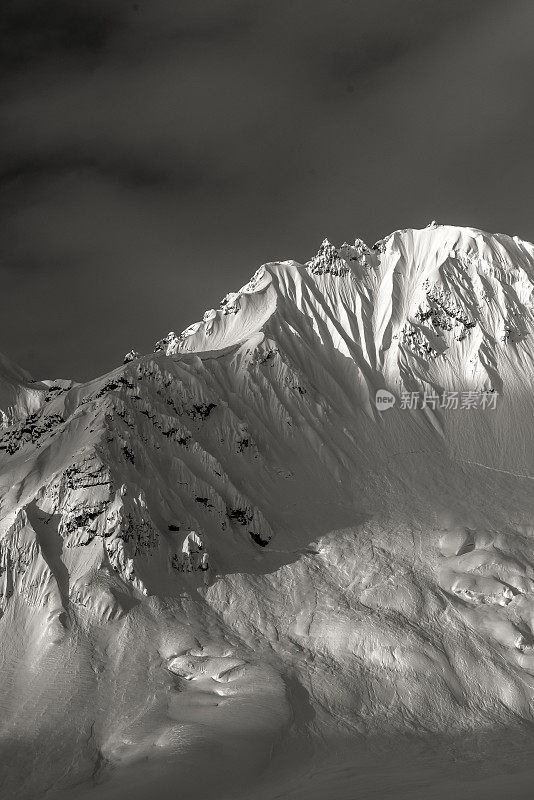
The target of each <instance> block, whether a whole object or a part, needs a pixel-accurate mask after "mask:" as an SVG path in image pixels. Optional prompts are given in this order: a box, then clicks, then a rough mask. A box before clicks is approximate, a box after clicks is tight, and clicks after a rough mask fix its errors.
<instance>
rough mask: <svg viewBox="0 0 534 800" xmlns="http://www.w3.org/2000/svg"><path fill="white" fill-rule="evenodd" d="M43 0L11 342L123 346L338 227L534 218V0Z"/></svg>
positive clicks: (7, 247) (6, 124)
mask: <svg viewBox="0 0 534 800" xmlns="http://www.w3.org/2000/svg"><path fill="white" fill-rule="evenodd" d="M46 5H47V8H48V9H49V10H50V13H49V15H47V16H46V17H45V16H44V12H43V10H42V9H43V8H44V6H43V4H41V3H39V2H37V0H33V1H32V2H30V0H25V1H24V2H17V3H14V2H7V3H6V4H4V6H3V7H2V9H1V10H0V21H2V22H4V23H6V24H5V27H4V32H5V38H6V42H4V47H3V49H2V50H1V51H0V53H1V58H2V60H3V63H4V66H5V68H6V69H5V74H7V75H8V81H6V82H5V86H6V91H5V92H4V101H3V108H2V119H3V125H2V131H1V139H2V154H3V155H2V156H0V183H1V184H2V187H3V192H2V200H1V206H2V209H1V210H2V216H1V223H0V226H1V230H0V234H1V239H2V261H3V265H4V273H5V278H4V286H5V287H6V288H8V290H9V297H8V298H6V299H4V301H3V308H2V314H3V316H2V329H1V330H0V350H2V349H3V350H5V351H6V352H7V353H8V355H10V356H12V357H13V358H15V359H16V360H17V359H18V360H20V361H22V362H24V361H25V359H26V355H27V353H29V351H30V350H32V351H33V353H34V354H33V356H32V357H31V363H28V362H27V361H26V366H28V367H29V368H33V369H34V370H35V371H36V372H37V373H38V374H39V375H41V376H42V375H45V374H48V373H49V374H59V373H63V374H73V375H74V376H76V377H89V376H90V375H91V374H96V373H97V372H101V371H102V370H104V369H108V368H111V367H112V366H113V365H114V364H115V363H117V359H118V358H120V356H121V355H122V351H123V350H126V349H129V348H130V347H132V346H134V347H139V348H141V349H144V348H146V349H148V348H149V347H150V344H151V342H152V341H153V340H155V339H156V338H159V337H160V336H161V335H162V334H164V333H165V332H166V331H167V330H169V329H170V328H173V329H181V328H183V327H185V326H186V325H187V324H189V323H190V322H191V321H192V319H194V318H196V317H198V316H200V315H201V314H202V312H203V311H204V309H205V308H207V307H210V306H212V305H215V304H216V303H217V302H218V300H219V299H220V297H222V296H223V295H224V294H225V293H226V292H227V291H229V290H232V289H235V288H237V287H239V286H240V285H242V284H243V283H244V281H245V280H246V279H247V278H248V277H249V275H250V274H252V272H254V270H255V268H256V267H257V266H258V264H259V263H261V262H264V261H268V260H273V259H276V258H291V257H295V258H297V259H301V260H304V259H306V258H308V257H309V256H310V255H311V254H312V253H313V252H314V250H315V248H316V246H317V244H318V242H320V240H321V239H322V237H323V235H328V236H329V237H331V238H332V239H334V240H336V239H345V238H350V237H351V236H353V235H361V236H364V237H365V238H368V239H374V238H378V237H379V236H381V235H384V234H385V233H387V232H388V231H389V230H391V229H393V228H397V227H404V226H407V225H415V226H416V225H419V224H426V222H427V221H428V220H429V219H430V218H432V217H436V218H438V219H439V218H440V217H441V218H443V217H446V218H447V220H451V221H455V222H464V223H466V224H479V225H481V226H482V227H484V226H487V227H496V228H500V229H506V228H507V227H510V226H511V227H513V228H514V230H513V231H512V232H514V233H515V232H517V233H520V234H522V235H523V236H525V237H526V238H529V236H530V237H531V238H534V231H533V230H532V222H531V221H530V216H529V211H528V209H529V208H530V206H529V202H530V201H529V197H530V193H529V190H528V185H529V181H528V180H527V177H526V175H527V174H530V175H531V172H530V170H531V167H532V156H530V155H529V153H530V143H529V142H530V140H529V135H530V132H531V131H532V125H533V119H534V114H533V112H532V111H531V104H530V85H531V78H532V69H533V66H534V65H533V57H532V48H531V46H530V42H529V32H530V30H531V29H532V22H533V19H532V16H533V10H532V8H531V5H530V4H529V3H526V2H510V3H508V4H506V6H503V4H502V3H499V2H489V1H484V2H476V1H475V0H473V2H469V3H465V1H464V0H462V2H460V0H451V1H450V2H448V3H440V2H437V1H436V2H435V1H434V0H425V2H421V1H420V0H403V2H402V3H399V2H398V0H381V2H380V3H377V2H376V0H365V1H364V0H361V1H360V2H358V3H353V2H342V0H331V2H328V3H326V2H319V1H318V0H306V1H304V0H294V2H291V3H287V2H281V0H273V2H269V3H267V2H258V3H249V2H244V0H228V2H224V3H223V2H220V1H219V0H203V2H201V3H199V2H197V1H195V2H189V0H182V2H180V4H178V5H177V4H176V3H175V2H174V1H173V2H171V0H168V1H167V0H151V2H148V0H139V2H123V0H120V1H119V0H112V1H110V2H106V3H103V2H100V0H98V1H96V0H93V1H92V2H77V3H75V4H73V3H68V2H66V0H65V2H60V0H54V2H53V3H52V4H46ZM521 162H522V163H523V164H524V165H525V171H524V172H523V173H522V172H521V168H520V163H521ZM511 175H513V176H514V178H513V179H511V178H510V177H509V176H511ZM498 185H500V186H506V187H507V189H508V192H507V196H500V194H499V191H498ZM514 186H515V187H517V191H516V192H515V193H514V192H513V188H514ZM453 218H454V219H453ZM44 320H46V326H47V329H46V336H43V333H42V331H43V325H44ZM67 331H68V335H65V334H66V332H67ZM36 342H38V343H39V345H38V346H36V345H35V343H36ZM77 354H81V356H80V355H77Z"/></svg>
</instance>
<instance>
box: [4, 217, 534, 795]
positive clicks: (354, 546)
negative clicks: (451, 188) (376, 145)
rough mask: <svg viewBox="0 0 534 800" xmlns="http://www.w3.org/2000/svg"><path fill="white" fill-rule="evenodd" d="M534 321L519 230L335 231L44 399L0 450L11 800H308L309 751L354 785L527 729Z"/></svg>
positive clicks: (45, 389) (530, 277)
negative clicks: (445, 402) (385, 747)
mask: <svg viewBox="0 0 534 800" xmlns="http://www.w3.org/2000/svg"><path fill="white" fill-rule="evenodd" d="M533 303H534V247H533V246H532V245H530V244H528V243H526V242H522V241H520V240H518V239H516V238H510V237H508V236H504V235H500V234H497V235H490V234H487V233H483V232H481V231H477V230H474V229H470V228H456V227H452V226H437V225H433V226H431V227H429V228H425V229H423V230H420V231H416V230H404V231H397V232H395V233H393V234H391V236H389V237H387V238H386V239H384V240H382V241H381V242H379V243H377V244H376V245H375V246H374V247H373V248H369V247H367V246H366V245H365V244H364V243H363V242H362V241H361V240H356V242H355V244H354V245H348V244H346V243H345V244H343V245H341V246H340V247H335V246H333V245H331V244H330V243H329V242H327V241H326V240H325V242H323V244H322V245H321V247H320V249H319V252H318V254H317V255H316V256H315V257H314V258H313V259H311V260H310V261H309V262H307V263H306V264H298V263H297V262H294V261H285V262H272V263H269V264H266V265H265V266H263V267H261V268H260V269H259V270H258V271H257V272H256V274H255V275H254V277H253V278H252V280H251V281H250V282H249V283H247V284H245V286H243V287H242V289H240V291H239V292H236V293H231V294H229V295H227V296H226V298H225V299H224V300H223V302H222V303H221V306H220V307H219V308H218V309H216V310H210V311H208V312H206V314H205V315H204V318H203V320H201V321H200V322H197V323H195V324H194V325H192V326H190V327H189V328H187V329H186V330H185V331H184V332H183V333H182V334H181V335H180V336H177V335H176V334H174V333H171V334H169V335H168V336H167V337H165V339H162V340H161V341H160V342H158V344H157V345H156V352H155V353H153V354H148V355H140V354H139V353H136V352H135V351H132V352H131V353H130V354H128V356H127V358H126V360H125V363H124V364H123V365H121V366H119V367H117V369H115V370H114V371H113V372H111V373H109V374H108V375H105V376H102V377H100V378H97V379H95V380H93V381H90V382H88V383H86V384H83V385H77V384H72V383H70V382H67V381H63V382H54V383H53V384H52V383H51V382H48V383H42V384H38V385H36V386H37V389H35V390H34V391H37V395H36V398H37V399H35V401H32V402H33V405H30V404H29V401H28V403H27V405H26V406H24V404H23V402H22V401H20V402H19V405H18V406H16V407H17V413H16V414H12V415H11V417H10V418H8V419H7V424H5V426H4V428H3V429H2V430H1V431H0V635H1V636H2V641H4V642H5V643H6V644H5V647H4V650H3V651H2V655H3V658H4V660H5V664H6V665H7V666H6V670H5V675H4V682H3V688H2V690H1V692H0V703H1V707H2V710H3V725H4V728H3V735H4V737H7V736H11V737H13V736H15V737H18V739H19V740H21V741H30V740H31V742H32V753H33V755H32V756H31V758H32V759H33V760H32V762H31V763H32V769H31V770H30V769H28V765H27V754H26V752H25V751H24V752H22V753H21V754H20V755H15V756H13V758H12V759H11V761H10V766H9V775H8V779H7V780H8V790H9V791H10V793H11V795H10V796H13V797H20V798H30V797H32V796H35V794H36V792H37V791H42V790H43V787H45V788H46V789H47V790H48V791H49V793H50V797H56V796H57V797H64V798H66V797H72V796H73V791H74V789H73V787H74V786H76V787H77V788H76V790H75V791H76V792H77V793H78V795H79V796H80V797H88V798H89V797H93V796H94V791H95V790H94V788H92V787H93V785H94V784H96V791H98V793H99V800H100V797H104V798H106V797H107V798H117V799H119V798H122V797H124V796H128V797H134V798H135V797H139V798H141V797H144V796H146V793H147V791H148V790H149V787H151V790H152V791H153V790H154V786H156V788H157V790H158V793H159V796H161V797H164V798H167V797H168V798H169V800H170V798H171V797H174V794H175V790H176V785H177V784H178V783H179V784H180V786H181V787H182V790H183V791H184V792H185V796H197V795H198V796H199V797H200V796H201V797H205V798H215V797H217V798H218V800H222V798H223V797H228V798H230V797H232V798H243V800H244V798H245V797H252V796H255V794H256V789H257V788H259V787H256V783H255V782H256V781H257V780H258V779H257V775H258V773H260V772H261V773H262V774H263V775H264V778H262V781H263V784H262V786H263V788H262V791H263V794H262V795H261V796H262V797H264V798H269V797H276V796H284V794H287V795H288V796H290V795H289V794H288V792H287V791H286V788H285V787H286V784H284V780H285V778H284V774H285V773H284V758H285V755H286V754H287V753H292V754H293V756H294V758H295V763H296V764H298V765H300V766H299V769H300V768H302V770H304V772H306V770H308V769H309V765H310V763H312V762H313V761H314V760H315V759H316V756H317V753H321V754H324V758H325V759H326V760H328V753H330V752H332V753H337V752H342V751H343V752H345V751H344V749H343V748H345V747H346V751H347V756H346V758H347V765H349V766H347V770H349V772H350V770H351V769H356V767H354V766H350V765H351V764H352V765H353V764H356V765H360V766H357V769H360V767H361V764H362V763H364V762H365V759H367V758H370V757H371V756H370V751H369V750H368V748H371V750H372V745H371V744H370V743H371V742H375V741H376V742H379V741H382V742H383V741H385V740H387V738H388V737H391V736H394V735H395V734H398V732H401V734H402V736H401V739H402V741H403V742H404V741H405V740H407V737H408V738H409V737H410V736H411V737H414V739H413V740H414V741H415V742H423V741H424V742H427V740H428V738H429V737H433V738H432V741H433V742H434V744H433V745H432V746H433V747H435V748H437V751H439V752H441V750H440V748H442V749H443V752H445V753H448V752H449V751H450V749H451V748H453V749H454V748H455V747H456V744H454V743H456V742H458V741H464V740H465V741H467V740H468V738H469V736H471V735H472V731H475V733H476V735H477V736H478V735H479V734H480V732H481V731H483V730H487V729H491V730H492V731H494V732H495V731H501V732H502V737H504V739H506V738H507V737H508V736H510V741H512V738H513V737H512V733H511V732H512V731H513V730H514V729H515V728H521V726H528V725H530V724H531V721H532V714H533V711H532V709H533V708H534V656H533V653H534V650H533V644H532V643H533V642H534V626H533V622H532V620H533V619H534V572H533V570H532V566H531V565H532V563H534V552H533V551H532V547H533V546H532V541H533V536H534V527H533V522H532V518H533V517H532V512H533V508H532V498H533V481H534V430H533V426H532V424H531V422H530V420H531V419H532V417H533V415H534V385H533V384H534V368H533V359H534V338H533V333H534V331H533V325H534V319H533V313H532V312H533ZM3 369H4V370H5V375H6V379H5V381H4V383H5V385H6V386H8V391H9V392H12V391H15V392H16V393H18V394H16V396H17V397H22V398H25V397H28V396H29V395H27V394H25V393H27V392H30V391H31V390H32V387H34V384H32V383H31V379H29V377H28V376H25V375H24V374H22V373H18V372H16V368H11V367H10V368H9V370H8V368H7V367H5V368H4V367H3ZM14 370H15V371H14ZM13 386H14V387H15V389H14V390H13V389H12V387H13ZM20 387H22V388H20ZM379 389H382V390H383V389H386V390H387V391H389V392H391V394H392V395H393V396H394V397H395V400H396V402H395V404H394V406H393V407H392V408H390V409H388V410H387V411H381V410H379V409H378V408H377V406H376V404H375V394H376V392H377V390H379ZM418 392H420V393H421V394H424V393H426V395H427V396H430V397H434V398H435V399H434V401H433V402H432V403H428V404H427V405H426V406H425V407H411V408H410V407H407V406H406V403H405V402H404V399H403V398H404V397H405V396H406V395H407V394H411V393H418ZM447 392H455V393H457V395H462V393H466V394H469V395H470V394H471V393H474V394H480V396H484V397H486V398H488V397H495V401H492V402H493V405H492V406H491V408H485V407H483V406H482V405H481V404H479V405H478V407H476V408H471V409H469V408H468V407H467V406H466V407H465V408H462V407H461V405H458V406H457V407H454V405H450V406H442V404H441V403H440V402H439V398H441V397H442V395H443V393H447ZM24 402H26V401H24ZM58 676H59V677H58ZM52 730H53V731H54V736H50V735H49V734H50V732H51V731H52ZM492 735H493V734H492ZM495 735H496V734H495ZM462 737H463V738H462ZM451 743H452V744H451ZM373 746H374V745H373ZM418 746H419V745H416V749H417V747H418ZM425 746H430V745H428V744H425ZM406 747H408V744H406ZM206 752H207V753H210V754H212V761H211V762H210V764H211V767H210V770H209V771H206V770H205V769H203V768H202V764H203V763H204V759H205V754H206ZM355 752H356V754H357V756H356V757H355V756H354V753H355ZM498 752H501V751H500V750H499V748H498ZM502 752H504V750H502ZM236 753H237V754H239V755H238V756H236ZM321 757H323V756H321ZM373 757H374V756H373ZM387 757H392V756H391V754H388V755H387ZM355 758H356V760H355V761H354V759H355ZM351 759H353V760H352V761H351ZM362 759H363V761H362ZM66 764H70V765H72V766H71V767H70V768H69V770H66V769H65V765H66ZM495 769H498V759H496V761H495ZM208 772H209V774H208ZM156 774H157V778H154V776H155V775H156ZM154 781H156V783H154ZM270 781H271V782H272V783H270ZM251 786H252V787H253V790H251V789H250V787H251ZM303 786H304V787H305V788H306V787H307V786H308V784H307V783H306V782H304V784H303ZM386 788H387V787H384V792H385V791H386ZM295 791H301V789H298V790H295ZM306 791H308V789H307V788H306ZM351 792H352V788H351V789H350V791H349V790H348V794H346V795H342V794H341V789H340V790H339V793H338V795H337V796H338V797H339V798H340V800H341V798H342V797H343V798H344V797H346V798H352V797H353V794H351ZM188 793H189V794H188ZM291 796H295V797H299V798H300V797H301V796H303V795H302V794H298V793H297V794H294V795H291ZM318 796H320V795H318ZM323 796H324V795H323ZM406 796H411V795H409V794H407V795H406ZM413 796H416V795H413ZM417 796H419V795H417Z"/></svg>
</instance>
